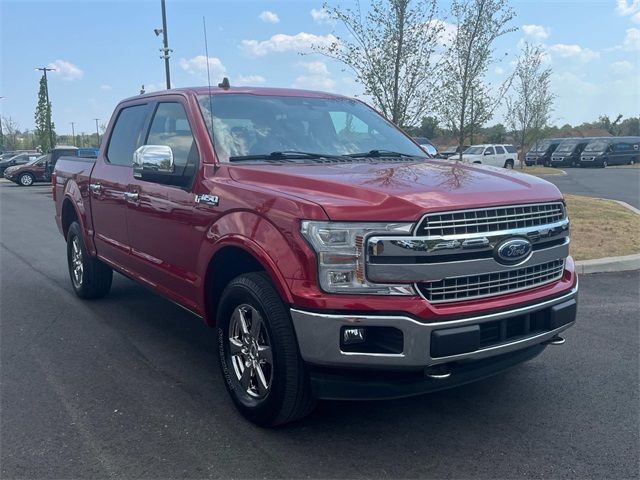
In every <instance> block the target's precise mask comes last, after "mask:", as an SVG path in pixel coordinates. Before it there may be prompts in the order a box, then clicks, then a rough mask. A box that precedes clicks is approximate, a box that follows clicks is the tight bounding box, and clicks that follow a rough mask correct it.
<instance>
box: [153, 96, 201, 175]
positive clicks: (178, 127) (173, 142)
mask: <svg viewBox="0 0 640 480" xmlns="http://www.w3.org/2000/svg"><path fill="white" fill-rule="evenodd" d="M145 144H146V145H166V146H168V147H171V150H172V151H173V162H174V165H175V172H176V173H177V174H180V175H182V174H184V172H185V168H186V167H187V165H189V166H191V167H194V166H195V165H196V164H197V163H198V149H197V147H196V142H195V140H194V138H193V133H192V132H191V126H190V125H189V120H188V119H187V112H185V110H184V107H183V106H182V104H180V103H177V102H165V103H160V104H158V108H157V109H156V112H155V114H154V115H153V121H152V122H151V128H150V129H149V136H148V137H147V141H146V142H145Z"/></svg>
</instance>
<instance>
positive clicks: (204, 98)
mask: <svg viewBox="0 0 640 480" xmlns="http://www.w3.org/2000/svg"><path fill="white" fill-rule="evenodd" d="M198 100H199V102H200V108H201V110H202V114H203V117H204V120H205V122H206V124H207V127H208V128H209V131H210V132H211V130H212V125H211V123H212V119H213V139H214V144H215V148H216V154H217V155H218V158H219V159H220V160H221V161H223V162H227V161H229V157H242V156H247V155H252V156H253V155H269V154H270V153H272V152H287V151H299V152H312V153H317V154H325V155H349V154H355V153H361V152H369V151H372V150H379V151H383V150H384V151H390V152H398V153H400V154H403V155H411V156H418V157H426V154H425V153H424V152H423V151H422V150H421V149H420V148H419V147H418V146H417V145H416V144H415V143H413V142H412V141H411V140H410V139H409V138H407V137H406V136H405V135H403V134H402V132H400V131H399V130H398V129H397V128H396V127H395V126H393V124H391V123H389V122H388V121H387V120H385V119H384V118H383V117H381V116H380V115H379V114H377V113H376V112H375V111H374V110H373V109H371V108H369V107H367V106H366V105H364V104H362V103H361V102H358V101H355V100H351V99H347V98H309V97H277V96H266V95H246V94H227V95H211V96H209V95H200V96H199V97H198ZM210 111H213V115H212V116H211V113H210Z"/></svg>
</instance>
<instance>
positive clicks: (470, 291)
mask: <svg viewBox="0 0 640 480" xmlns="http://www.w3.org/2000/svg"><path fill="white" fill-rule="evenodd" d="M563 271H564V260H553V261H551V262H546V263H542V264H539V265H533V266H530V267H525V268H519V269H516V270H508V271H502V272H491V273H486V274H481V275H470V276H464V277H451V278H445V279H444V280H440V281H437V282H428V283H420V284H418V289H419V290H420V292H421V293H422V295H423V296H424V297H425V298H426V299H427V300H428V301H429V302H431V303H442V302H455V301H461V300H471V299H474V298H481V297H490V296H494V295H504V294H507V293H512V292H517V291H520V290H525V289H529V288H534V287H538V286H541V285H545V284H548V283H552V282H555V281H557V280H559V279H560V278H561V277H562V272H563Z"/></svg>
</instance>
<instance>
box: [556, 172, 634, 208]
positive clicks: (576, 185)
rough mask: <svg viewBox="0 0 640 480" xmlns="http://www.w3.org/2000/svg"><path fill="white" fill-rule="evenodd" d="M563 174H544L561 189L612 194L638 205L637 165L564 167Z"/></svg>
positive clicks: (590, 193)
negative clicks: (632, 166) (631, 166)
mask: <svg viewBox="0 0 640 480" xmlns="http://www.w3.org/2000/svg"><path fill="white" fill-rule="evenodd" d="M564 171H565V172H567V174H566V175H545V176H544V179H545V180H548V181H550V182H552V183H554V184H555V185H556V186H557V187H558V188H559V189H560V190H561V191H562V193H572V194H574V195H586V196H588V197H601V198H611V199H613V200H620V201H623V202H626V203H628V204H629V205H632V206H634V207H636V208H640V168H626V167H611V168H564Z"/></svg>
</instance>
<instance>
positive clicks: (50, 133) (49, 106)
mask: <svg viewBox="0 0 640 480" xmlns="http://www.w3.org/2000/svg"><path fill="white" fill-rule="evenodd" d="M35 70H40V71H41V72H42V74H43V75H44V93H45V96H46V97H47V129H48V130H49V144H50V145H51V147H50V148H53V147H54V146H55V145H54V144H53V129H52V128H51V102H50V101H49V83H48V81H47V72H53V71H55V68H48V67H37V68H35Z"/></svg>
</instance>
